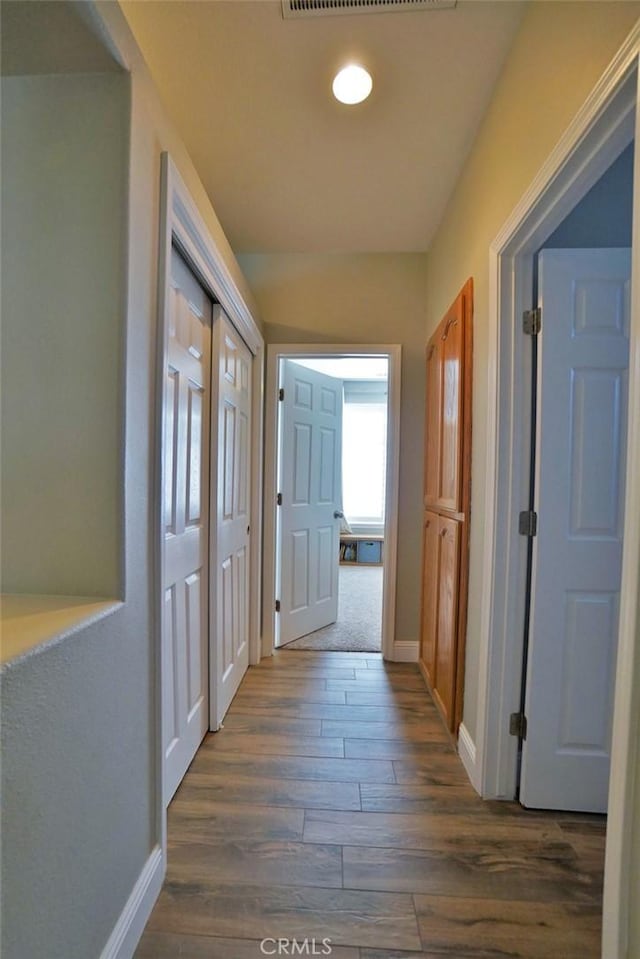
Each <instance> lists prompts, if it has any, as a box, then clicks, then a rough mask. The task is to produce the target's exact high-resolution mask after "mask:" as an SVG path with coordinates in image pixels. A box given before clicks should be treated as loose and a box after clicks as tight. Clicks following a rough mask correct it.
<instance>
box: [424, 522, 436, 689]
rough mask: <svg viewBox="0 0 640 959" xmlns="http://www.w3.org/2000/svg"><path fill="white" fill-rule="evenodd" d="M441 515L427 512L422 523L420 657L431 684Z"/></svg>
mask: <svg viewBox="0 0 640 959" xmlns="http://www.w3.org/2000/svg"><path fill="white" fill-rule="evenodd" d="M438 519H439V517H438V515H437V513H430V512H426V513H425V514H424V520H423V526H422V536H423V540H422V544H423V545H422V556H423V559H422V631H421V642H420V658H421V660H422V662H423V664H424V668H425V670H426V672H427V677H428V679H429V682H430V683H431V686H435V683H436V671H435V666H436V635H437V629H438V560H439V550H438Z"/></svg>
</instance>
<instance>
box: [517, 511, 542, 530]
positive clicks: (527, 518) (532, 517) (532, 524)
mask: <svg viewBox="0 0 640 959" xmlns="http://www.w3.org/2000/svg"><path fill="white" fill-rule="evenodd" d="M518 532H519V533H520V535H521V536H535V535H536V533H537V532H538V514H537V513H536V512H535V511H534V510H532V509H525V510H523V511H522V513H520V515H519V516H518Z"/></svg>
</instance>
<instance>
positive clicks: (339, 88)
mask: <svg viewBox="0 0 640 959" xmlns="http://www.w3.org/2000/svg"><path fill="white" fill-rule="evenodd" d="M372 86H373V80H372V79H371V74H369V73H367V71H366V70H365V68H364V67H361V66H358V64H357V63H350V64H349V65H348V66H346V67H343V68H342V70H340V71H339V73H337V74H336V75H335V77H334V79H333V86H332V90H333V95H334V97H335V98H336V100H339V101H340V103H349V104H352V103H362V101H363V100H366V99H367V97H368V96H369V94H370V93H371V88H372Z"/></svg>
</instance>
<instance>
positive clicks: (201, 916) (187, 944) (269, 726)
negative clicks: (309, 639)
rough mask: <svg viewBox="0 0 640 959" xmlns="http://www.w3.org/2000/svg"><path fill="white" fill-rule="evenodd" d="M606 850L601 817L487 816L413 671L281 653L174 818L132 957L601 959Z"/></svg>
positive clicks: (250, 691)
mask: <svg viewBox="0 0 640 959" xmlns="http://www.w3.org/2000/svg"><path fill="white" fill-rule="evenodd" d="M604 841H605V822H604V820H603V819H602V818H601V817H589V816H580V815H572V814H568V813H567V814H550V813H532V812H527V811H525V810H524V809H522V808H521V807H520V806H518V805H517V804H514V803H496V802H492V803H483V802H482V801H481V800H480V799H479V797H478V796H477V795H476V794H475V792H474V791H473V789H472V787H471V786H470V785H469V783H468V780H467V777H466V775H465V772H464V770H463V767H462V765H461V763H460V761H459V759H458V757H457V755H456V753H455V751H454V750H453V748H452V746H451V745H450V742H449V739H448V736H447V733H446V732H445V730H444V728H443V726H442V724H441V722H440V719H439V716H438V714H437V712H436V710H435V707H434V706H433V704H432V703H431V701H430V699H429V695H428V693H427V691H426V689H425V687H424V683H423V681H422V678H421V676H420V674H419V672H418V670H417V667H415V666H413V665H404V664H384V663H383V661H382V658H381V657H380V656H376V655H375V654H371V653H369V654H366V653H353V654H350V653H339V652H291V651H281V652H279V653H278V654H276V655H275V656H274V657H272V658H271V659H266V660H263V662H262V663H261V664H260V666H258V667H252V668H251V669H250V670H249V672H248V674H247V676H246V677H245V679H244V681H243V683H242V686H241V688H240V691H239V693H238V694H237V696H236V698H235V700H234V702H233V703H232V706H231V709H230V712H229V714H228V715H227V718H226V721H225V725H224V729H222V730H221V731H220V732H219V733H217V734H215V735H209V736H207V738H206V739H205V741H204V743H203V745H202V747H201V749H200V751H199V752H198V754H197V756H196V758H195V760H194V762H193V764H192V766H191V768H190V769H189V771H188V773H187V775H186V777H185V779H184V781H183V783H182V785H181V787H180V788H179V790H178V792H177V794H176V797H175V799H174V801H173V803H172V804H171V806H170V809H169V816H168V873H167V878H166V881H165V885H164V887H163V891H162V893H161V895H160V898H159V900H158V902H157V904H156V907H155V909H154V911H153V913H152V916H151V919H150V921H149V924H148V926H147V929H146V931H145V934H144V936H143V938H142V940H141V943H140V946H139V948H138V951H137V952H136V957H137V959H177V957H180V959H253V957H256V959H259V957H261V956H263V955H268V954H271V955H277V954H280V955H305V954H306V955H313V954H315V955H322V954H330V955H331V956H333V957H334V959H403V957H414V959H436V957H438V956H449V957H452V959H472V957H473V959H489V957H491V959H498V957H507V956H508V957H521V959H558V957H562V959H589V957H593V959H596V957H597V956H599V954H600V909H601V905H600V896H601V888H602V868H603V861H604ZM266 937H269V938H270V939H271V940H274V939H275V940H277V939H279V938H280V939H288V940H293V939H296V940H297V943H294V944H289V945H287V946H286V949H287V950H288V951H281V952H280V953H278V952H277V946H276V944H275V943H274V942H272V941H270V942H269V943H266V944H264V945H263V948H262V950H261V947H260V942H261V940H263V939H264V938H266ZM304 939H307V941H308V942H307V947H306V951H300V949H303V950H304V948H305V947H304V946H303V943H302V940H304ZM312 939H315V944H314V943H312V942H311V940H312ZM326 939H330V940H331V952H330V953H328V952H327V949H328V948H329V947H328V946H325V945H323V942H322V940H326ZM296 945H297V948H298V951H297V952H296V951H295V949H294V946H296ZM314 945H315V952H312V947H313V946H314ZM323 949H324V950H325V951H324V952H323Z"/></svg>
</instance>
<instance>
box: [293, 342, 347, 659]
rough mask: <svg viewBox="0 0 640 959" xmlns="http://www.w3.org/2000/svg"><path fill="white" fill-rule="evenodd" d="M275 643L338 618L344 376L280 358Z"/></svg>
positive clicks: (304, 633)
mask: <svg viewBox="0 0 640 959" xmlns="http://www.w3.org/2000/svg"><path fill="white" fill-rule="evenodd" d="M282 382H283V384H284V400H283V401H282V403H280V407H281V409H280V414H281V416H280V431H281V432H280V443H281V445H280V491H281V493H282V505H281V507H280V508H279V509H278V542H279V555H280V564H279V565H280V579H279V583H278V591H279V599H280V617H279V634H278V645H282V644H284V643H288V642H291V641H292V640H294V639H297V638H298V637H299V636H305V635H306V634H307V633H311V632H313V631H314V630H316V629H321V628H322V627H323V626H328V625H329V624H330V623H335V621H336V619H337V617H338V565H339V557H340V523H339V519H338V516H337V515H336V514H337V513H339V511H340V510H341V505H342V503H341V501H342V479H341V471H342V380H339V379H336V378H335V377H333V376H326V375H325V374H324V373H318V372H316V371H315V370H310V369H307V368H306V367H304V366H301V365H300V364H299V363H295V362H294V361H293V360H285V361H284V363H283V380H282Z"/></svg>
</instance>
